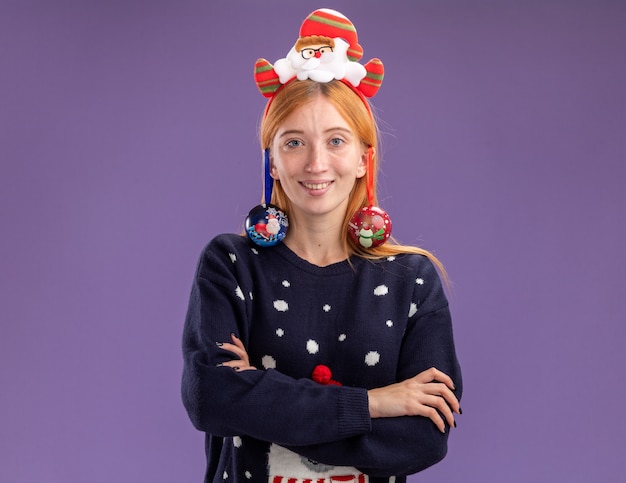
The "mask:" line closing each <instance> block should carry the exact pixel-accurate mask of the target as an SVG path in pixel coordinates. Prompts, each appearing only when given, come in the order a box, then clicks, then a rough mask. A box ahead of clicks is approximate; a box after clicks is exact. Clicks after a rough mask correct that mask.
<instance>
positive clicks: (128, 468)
mask: <svg viewBox="0 0 626 483" xmlns="http://www.w3.org/2000/svg"><path fill="white" fill-rule="evenodd" d="M321 6H332V7H334V8H336V9H338V10H340V11H342V12H343V13H345V14H346V15H347V16H348V17H350V18H351V20H352V21H353V22H354V23H355V24H356V26H357V28H358V30H359V33H360V34H361V36H360V38H361V43H362V45H363V46H364V49H365V57H364V60H367V59H369V58H371V57H375V56H377V57H380V58H381V59H382V60H383V61H384V63H385V66H386V70H387V76H386V77H385V81H384V83H383V87H382V89H381V91H380V93H379V95H378V96H377V97H376V98H375V99H374V104H375V106H376V108H377V112H378V114H379V116H380V117H381V119H382V121H383V131H384V132H385V137H384V145H383V152H384V156H385V162H384V165H383V175H382V177H381V198H382V201H381V205H382V206H383V207H384V208H385V209H386V210H387V211H388V212H389V213H390V214H391V216H392V219H393V221H394V230H395V232H394V233H395V235H396V236H397V237H398V238H399V239H400V240H401V241H403V242H406V243H418V244H420V245H422V246H424V247H425V248H428V249H432V250H434V251H435V252H436V253H437V254H438V255H439V256H440V257H441V258H442V260H443V261H444V263H445V264H446V266H447V268H448V270H449V272H450V276H451V279H452V281H453V283H454V287H453V290H452V292H451V294H450V301H451V305H452V310H453V314H454V316H455V330H456V337H457V344H458V352H459V356H460V358H461V362H462V364H463V369H464V375H465V384H466V393H465V397H464V400H463V409H464V412H465V414H464V415H463V416H462V417H460V418H459V427H458V429H457V430H456V431H454V434H453V435H452V438H451V442H450V453H449V455H448V457H447V459H446V460H444V462H442V463H441V464H439V465H436V466H435V467H433V468H431V469H429V470H427V471H426V472H424V473H422V474H420V475H417V476H415V477H413V478H411V480H412V481H414V482H419V481H483V482H501V481H507V482H529V481H568V482H588V481H611V482H613V481H618V480H621V477H622V473H623V456H624V450H625V448H626V444H625V440H626V423H625V419H626V418H624V415H623V407H624V398H625V396H626V389H625V387H624V381H625V379H626V377H625V376H626V356H625V345H626V344H625V341H626V329H625V325H626V324H625V323H624V322H625V319H626V317H625V315H626V310H625V299H626V290H625V286H626V284H625V282H624V272H625V269H626V263H625V256H624V253H623V248H622V247H623V245H624V240H623V239H624V236H625V235H626V233H625V232H626V227H625V225H626V223H625V221H624V220H625V215H624V212H625V209H626V196H625V194H624V184H625V179H626V168H625V167H624V162H625V159H626V141H625V139H626V94H625V93H626V62H625V57H624V48H625V46H626V4H625V3H624V2H623V1H611V0H586V1H574V0H545V1H535V0H533V1H524V2H522V1H519V0H515V1H512V0H510V1H509V0H504V1H502V0H499V1H496V0H494V1H487V0H482V1H467V0H449V1H436V0H430V1H414V2H409V1H406V2H400V1H386V2H382V1H377V2H374V1H354V2H347V1H328V2H322V3H319V2H304V1H300V2H296V1H293V0H281V1H278V0H275V1H265V2H261V1H246V2H244V1H241V0H240V1H225V0H221V1H209V0H204V1H200V0H185V1H173V0H172V1H165V0H145V1H139V0H132V1H131V0H115V1H112V0H110V1H104V0H103V1H87V0H55V1H46V0H40V1H32V0H31V1H29V0H14V1H11V0H2V3H0V85H1V90H0V160H1V168H0V169H1V171H0V213H1V225H0V226H1V230H2V235H1V237H0V260H1V272H0V274H1V275H0V276H1V284H2V285H1V290H0V303H1V326H0V363H1V364H0V409H1V411H0V480H1V481H3V482H4V481H6V482H20V483H21V482H33V481H48V482H84V481H89V482H94V483H100V482H102V483H104V482H107V483H108V482H124V483H125V482H136V481H151V482H163V483H171V482H192V481H201V478H202V473H203V470H204V455H203V446H202V445H203V443H202V435H201V434H200V433H198V432H196V431H195V430H194V429H193V428H192V426H191V423H190V422H189V421H188V419H187V416H186V414H185V412H184V409H183V407H182V404H181V401H180V396H179V379H180V373H181V368H182V357H181V353H180V339H181V330H182V322H183V317H184V313H185V309H186V304H187V297H188V293H189V289H190V285H191V278H192V275H193V271H194V268H195V263H196V259H197V257H198V254H199V252H200V250H201V248H202V247H203V245H204V244H205V243H206V242H207V241H208V240H209V239H210V238H211V237H212V236H213V235H215V234H217V233H219V232H223V231H239V230H240V229H241V225H242V219H243V217H244V216H245V214H246V213H247V212H248V210H249V209H250V207H252V206H253V205H254V204H256V203H257V202H258V200H259V197H260V195H261V181H260V173H259V166H260V151H259V148H258V145H257V141H256V129H257V124H258V121H259V118H260V115H261V113H262V109H263V106H264V100H263V98H262V97H261V96H260V95H259V94H258V92H257V90H256V87H255V85H254V83H253V80H252V70H253V64H254V61H255V60H256V58H257V57H259V56H264V57H267V58H268V59H270V60H271V61H272V62H273V61H275V60H276V59H277V58H279V57H283V56H284V55H285V54H286V52H287V50H288V49H289V47H290V46H291V45H292V44H293V42H295V40H296V37H297V30H298V27H299V25H300V22H301V21H302V20H303V19H304V17H305V16H306V15H307V14H308V13H309V12H310V11H312V10H314V9H315V8H317V7H321Z"/></svg>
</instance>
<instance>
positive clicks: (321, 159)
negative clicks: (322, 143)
mask: <svg viewBox="0 0 626 483" xmlns="http://www.w3.org/2000/svg"><path fill="white" fill-rule="evenodd" d="M326 167H327V160H326V156H325V154H324V150H323V149H320V148H315V147H314V148H312V149H311V152H310V155H309V160H308V162H307V165H306V171H308V172H309V173H319V172H321V171H325V170H326Z"/></svg>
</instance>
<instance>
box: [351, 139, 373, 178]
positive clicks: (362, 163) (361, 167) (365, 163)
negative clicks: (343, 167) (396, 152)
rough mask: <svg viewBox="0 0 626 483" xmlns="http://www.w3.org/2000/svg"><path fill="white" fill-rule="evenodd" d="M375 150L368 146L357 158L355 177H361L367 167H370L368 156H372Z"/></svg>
mask: <svg viewBox="0 0 626 483" xmlns="http://www.w3.org/2000/svg"><path fill="white" fill-rule="evenodd" d="M375 152H376V150H375V149H374V148H372V147H368V148H367V149H366V150H365V151H363V154H361V158H360V159H359V164H358V166H357V168H356V177H357V178H362V177H363V176H365V173H367V170H368V168H370V166H371V163H370V162H369V157H370V156H372V157H373V156H374V153H375Z"/></svg>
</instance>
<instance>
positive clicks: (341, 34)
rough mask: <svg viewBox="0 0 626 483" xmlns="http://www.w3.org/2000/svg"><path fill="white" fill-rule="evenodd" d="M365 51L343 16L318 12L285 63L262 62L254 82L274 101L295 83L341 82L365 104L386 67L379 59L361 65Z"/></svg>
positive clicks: (305, 25) (304, 26) (325, 10)
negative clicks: (308, 80) (286, 87)
mask: <svg viewBox="0 0 626 483" xmlns="http://www.w3.org/2000/svg"><path fill="white" fill-rule="evenodd" d="M361 57H363V48H362V47H361V46H360V45H359V39H358V36H357V33H356V29H355V28H354V25H353V24H352V22H350V20H348V18H346V17H345V16H344V15H342V14H341V13H339V12H337V11H335V10H331V9H328V8H321V9H319V10H315V11H314V12H313V13H311V14H310V15H309V16H308V17H307V18H306V19H305V20H304V22H302V26H301V27H300V37H299V38H298V40H297V41H296V43H295V44H294V46H293V47H292V48H291V50H290V51H289V52H288V53H287V56H286V57H285V58H283V59H278V60H277V61H276V62H275V63H274V65H272V64H270V63H269V62H268V61H267V60H266V59H259V60H257V61H256V64H255V66H254V80H255V82H256V84H257V86H258V88H259V91H261V94H263V96H265V97H268V98H269V99H270V100H269V102H268V106H267V108H266V112H267V109H269V105H270V103H271V102H272V98H273V97H274V96H275V95H276V93H277V92H278V91H279V90H280V89H281V88H282V87H283V86H284V85H286V84H288V83H289V82H291V81H293V80H296V79H297V80H306V79H310V80H312V81H315V82H322V83H327V82H330V81H332V80H340V81H342V82H344V83H345V84H346V85H348V86H349V87H350V88H351V89H352V90H353V91H354V92H355V93H356V94H357V95H359V97H361V99H362V100H363V102H364V103H365V105H366V107H367V108H368V110H369V105H368V103H367V101H366V100H365V97H373V96H374V95H375V94H376V92H378V89H379V88H380V85H381V84H382V82H383V76H384V67H383V63H382V62H381V61H380V59H372V60H370V61H368V62H367V63H366V64H365V65H361V64H359V60H360V59H361Z"/></svg>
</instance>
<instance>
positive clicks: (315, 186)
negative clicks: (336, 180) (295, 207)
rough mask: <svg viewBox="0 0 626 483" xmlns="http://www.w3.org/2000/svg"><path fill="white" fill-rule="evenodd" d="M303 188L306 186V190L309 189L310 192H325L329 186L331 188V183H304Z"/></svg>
mask: <svg viewBox="0 0 626 483" xmlns="http://www.w3.org/2000/svg"><path fill="white" fill-rule="evenodd" d="M302 186H304V187H305V188H306V189H309V190H323V189H324V188H327V187H328V186H330V181H327V182H325V183H305V182H302Z"/></svg>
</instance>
